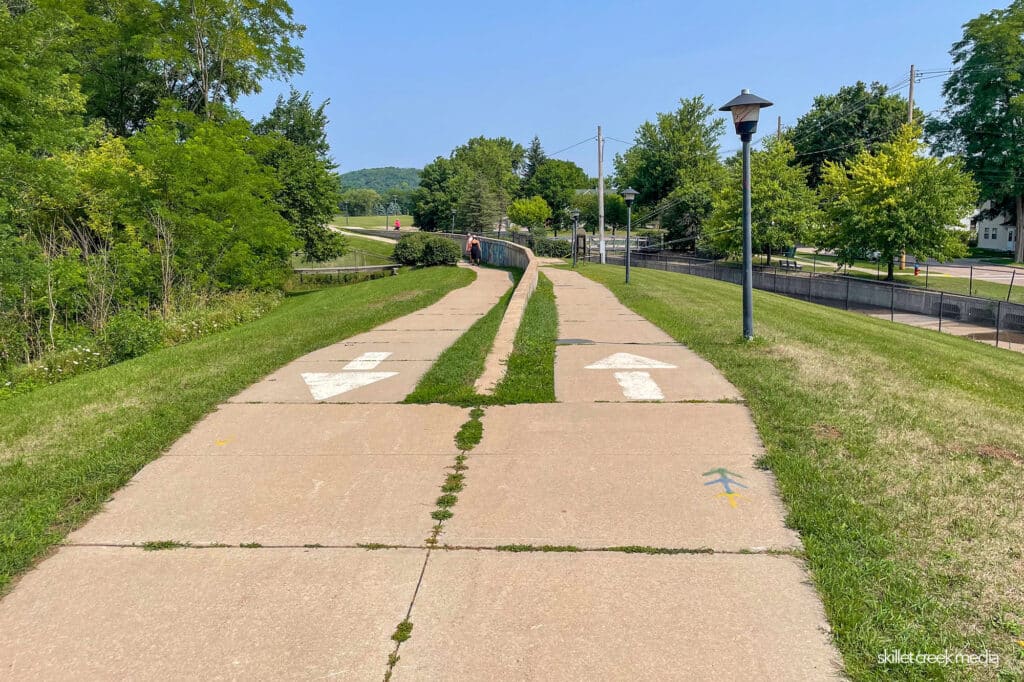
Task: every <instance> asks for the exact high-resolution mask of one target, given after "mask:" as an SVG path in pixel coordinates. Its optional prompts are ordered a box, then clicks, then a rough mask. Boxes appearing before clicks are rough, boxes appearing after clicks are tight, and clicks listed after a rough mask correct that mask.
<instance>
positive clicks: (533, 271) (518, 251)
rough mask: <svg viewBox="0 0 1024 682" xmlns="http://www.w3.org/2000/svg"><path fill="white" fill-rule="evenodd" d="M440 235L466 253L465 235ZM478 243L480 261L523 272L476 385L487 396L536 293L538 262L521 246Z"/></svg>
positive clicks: (501, 372) (485, 239)
mask: <svg viewBox="0 0 1024 682" xmlns="http://www.w3.org/2000/svg"><path fill="white" fill-rule="evenodd" d="M443 234H444V236H446V237H448V238H449V239H454V240H455V241H456V242H458V243H459V247H460V248H461V249H462V250H463V251H465V250H466V240H467V239H468V237H467V235H464V234H451V233H443ZM477 239H479V240H480V260H482V261H483V262H484V263H487V264H488V265H497V266H498V267H503V268H519V269H520V270H522V271H523V276H522V278H521V279H520V280H519V285H518V286H517V287H516V290H515V291H514V292H513V293H512V298H511V300H509V302H508V308H506V309H505V316H504V317H503V318H502V319H501V326H500V327H498V334H497V336H495V338H494V346H493V347H492V348H491V352H490V353H489V354H488V356H487V361H486V363H485V365H484V373H483V374H482V375H481V376H480V378H479V379H477V382H476V390H477V392H479V393H482V394H483V395H490V394H492V393H494V388H495V387H496V386H497V385H498V383H499V382H500V381H501V380H502V379H503V378H504V377H505V370H506V369H507V361H508V356H509V355H511V354H512V348H513V346H514V345H515V340H516V332H517V331H519V325H520V323H521V322H522V321H523V314H524V313H525V312H526V304H527V303H529V301H530V296H532V295H533V292H534V291H535V290H536V289H537V277H538V271H537V258H536V257H535V256H534V255H533V251H531V250H530V249H528V248H526V247H525V246H522V245H520V244H513V243H512V242H506V241H502V240H500V239H490V238H488V237H477Z"/></svg>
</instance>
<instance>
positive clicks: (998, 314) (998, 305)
mask: <svg viewBox="0 0 1024 682" xmlns="http://www.w3.org/2000/svg"><path fill="white" fill-rule="evenodd" d="M1002 313H1003V302H1002V301H996V348H999V321H1000V320H999V318H1000V317H1002Z"/></svg>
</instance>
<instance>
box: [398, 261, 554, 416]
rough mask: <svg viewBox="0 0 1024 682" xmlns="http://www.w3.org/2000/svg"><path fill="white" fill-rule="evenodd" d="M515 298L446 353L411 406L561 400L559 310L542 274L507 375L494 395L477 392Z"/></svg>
mask: <svg viewBox="0 0 1024 682" xmlns="http://www.w3.org/2000/svg"><path fill="white" fill-rule="evenodd" d="M511 295H512V292H509V293H508V294H506V295H505V296H504V297H503V298H502V300H501V301H500V302H499V303H498V304H497V305H496V306H494V307H493V308H492V309H491V310H490V311H489V312H488V313H487V314H486V315H485V316H484V317H482V318H480V319H479V320H478V321H477V322H476V323H475V324H474V325H473V326H472V327H470V328H469V331H467V332H466V333H465V334H463V335H462V336H461V337H459V339H458V341H456V342H455V343H454V344H452V345H451V347H449V348H448V349H447V350H446V351H445V352H444V353H442V354H441V356H440V357H439V358H438V359H437V362H435V363H434V366H433V367H431V368H430V370H429V371H428V372H427V373H426V374H424V375H423V378H422V379H420V382H419V384H418V385H417V386H416V390H415V391H413V392H412V393H411V394H410V395H409V397H407V398H406V402H408V403H449V404H452V405H463V406H472V405H507V404H513V403H550V402H555V340H556V338H557V336H558V312H557V310H556V309H555V294H554V288H553V287H552V286H551V281H550V280H549V279H548V278H547V277H545V276H544V275H540V277H539V279H538V281H537V289H536V291H534V293H533V295H532V296H531V297H530V301H529V303H527V305H526V310H525V311H524V312H523V320H522V322H521V323H520V325H519V329H518V331H517V332H516V338H515V342H514V345H513V350H512V354H511V355H509V358H508V369H507V372H506V374H505V377H504V378H503V379H502V380H501V382H499V383H498V385H497V386H496V387H495V390H494V394H493V395H487V396H485V395H480V394H478V393H477V392H476V390H475V387H474V384H475V383H476V380H477V378H479V377H480V375H481V374H482V373H483V370H484V362H485V361H486V359H487V354H488V353H489V352H490V350H491V348H492V346H493V345H494V337H495V335H496V334H497V333H498V327H499V326H500V325H501V319H502V317H503V316H504V314H505V309H506V308H507V307H508V300H509V298H510V297H511Z"/></svg>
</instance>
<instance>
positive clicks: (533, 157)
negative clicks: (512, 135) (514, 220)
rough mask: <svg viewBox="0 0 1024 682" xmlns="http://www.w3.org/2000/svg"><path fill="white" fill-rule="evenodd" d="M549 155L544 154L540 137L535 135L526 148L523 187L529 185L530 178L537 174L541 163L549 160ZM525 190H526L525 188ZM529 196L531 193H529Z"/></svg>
mask: <svg viewBox="0 0 1024 682" xmlns="http://www.w3.org/2000/svg"><path fill="white" fill-rule="evenodd" d="M547 158H548V157H547V155H546V154H544V148H543V147H542V146H541V145H540V138H539V137H537V136H536V135H534V136H533V140H532V141H531V142H530V147H529V149H527V150H526V161H525V163H524V165H523V187H524V188H525V187H526V186H527V185H529V183H530V180H532V179H533V176H534V175H536V174H537V170H538V169H539V168H540V166H541V164H542V163H544V162H545V161H546V160H547ZM524 191H526V190H525V189H524ZM527 196H529V194H527Z"/></svg>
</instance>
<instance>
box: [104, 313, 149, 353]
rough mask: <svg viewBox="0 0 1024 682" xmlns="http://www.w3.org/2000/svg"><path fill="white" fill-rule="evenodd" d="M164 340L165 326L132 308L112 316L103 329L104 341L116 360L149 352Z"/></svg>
mask: <svg viewBox="0 0 1024 682" xmlns="http://www.w3.org/2000/svg"><path fill="white" fill-rule="evenodd" d="M162 340H163V326H162V325H161V324H160V323H159V322H157V321H155V320H151V319H149V318H148V317H143V316H142V315H140V314H138V313H137V312H134V311H131V310H123V311H121V312H119V313H117V314H116V315H114V316H113V317H111V318H110V321H109V322H107V326H106V327H105V328H104V329H103V343H104V345H105V346H106V347H107V350H108V353H109V355H110V358H111V360H113V361H114V362H120V361H121V360H128V359H130V358H135V357H138V356H140V355H143V354H145V353H148V352H149V351H151V350H153V349H154V348H156V347H157V346H159V345H160V343H161V341H162Z"/></svg>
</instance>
